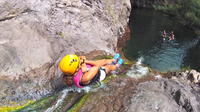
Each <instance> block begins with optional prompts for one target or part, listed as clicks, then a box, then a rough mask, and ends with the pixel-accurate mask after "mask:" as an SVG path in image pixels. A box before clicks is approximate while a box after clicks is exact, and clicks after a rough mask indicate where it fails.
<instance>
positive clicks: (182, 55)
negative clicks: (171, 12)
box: [124, 9, 200, 72]
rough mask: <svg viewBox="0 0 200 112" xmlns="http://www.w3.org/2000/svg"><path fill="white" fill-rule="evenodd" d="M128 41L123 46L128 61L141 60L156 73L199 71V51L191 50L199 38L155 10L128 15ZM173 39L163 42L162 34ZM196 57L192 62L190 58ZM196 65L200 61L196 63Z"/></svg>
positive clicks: (139, 11) (136, 11)
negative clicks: (164, 32) (180, 70)
mask: <svg viewBox="0 0 200 112" xmlns="http://www.w3.org/2000/svg"><path fill="white" fill-rule="evenodd" d="M129 26H130V29H131V39H130V40H129V41H128V42H127V44H126V46H125V47H124V52H125V56H126V57H127V58H129V59H131V60H136V59H138V58H140V57H143V63H144V64H146V65H148V66H150V67H151V68H153V69H156V70H159V71H163V72H166V71H173V70H179V69H181V68H184V67H190V68H195V69H199V67H200V65H199V64H200V63H199V64H197V61H198V60H200V51H194V50H192V49H193V48H196V46H199V45H200V44H197V43H198V41H199V38H198V36H197V35H195V33H194V32H193V31H192V30H189V29H187V28H186V27H184V26H182V25H180V24H178V23H176V21H175V20H173V19H171V18H169V17H168V16H165V15H164V14H162V13H160V12H157V11H155V10H145V9H136V10H134V12H133V13H132V14H131V17H130V23H129ZM164 30H165V31H166V33H167V35H168V36H170V33H171V31H173V32H174V35H175V39H174V40H169V39H168V38H167V39H166V40H163V37H162V32H163V31H164ZM196 49H197V48H196ZM191 54H194V55H196V58H194V59H191V58H190V57H194V56H193V55H192V56H191ZM198 62H199V61H198Z"/></svg>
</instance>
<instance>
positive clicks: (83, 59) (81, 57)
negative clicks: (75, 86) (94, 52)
mask: <svg viewBox="0 0 200 112" xmlns="http://www.w3.org/2000/svg"><path fill="white" fill-rule="evenodd" d="M79 58H80V62H81V64H80V65H82V64H84V63H85V60H86V57H85V56H79Z"/></svg>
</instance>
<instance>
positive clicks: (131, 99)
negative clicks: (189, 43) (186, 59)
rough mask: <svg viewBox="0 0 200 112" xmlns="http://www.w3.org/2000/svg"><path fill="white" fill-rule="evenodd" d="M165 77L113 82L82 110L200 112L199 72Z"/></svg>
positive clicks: (106, 111)
mask: <svg viewBox="0 0 200 112" xmlns="http://www.w3.org/2000/svg"><path fill="white" fill-rule="evenodd" d="M164 76H165V77H166V76H167V77H168V78H162V77H158V76H156V77H154V76H147V77H144V78H142V79H140V80H134V79H132V78H125V77H123V78H119V77H118V78H115V79H112V80H111V81H110V82H109V83H108V84H107V85H106V87H105V88H102V89H100V90H98V91H97V92H93V93H91V95H90V96H89V97H88V98H87V99H88V100H86V102H85V103H84V104H83V106H82V107H81V108H80V109H79V111H80V112H133V111H134V112H199V111H200V94H199V92H200V85H198V83H200V79H199V78H197V77H199V76H200V73H198V72H196V71H195V70H191V71H186V72H177V73H175V72H170V73H168V74H165V75H164ZM141 81H142V82H141Z"/></svg>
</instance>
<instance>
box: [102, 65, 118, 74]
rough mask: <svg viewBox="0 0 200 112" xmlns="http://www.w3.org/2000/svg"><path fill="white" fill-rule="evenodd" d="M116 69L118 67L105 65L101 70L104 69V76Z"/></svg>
mask: <svg viewBox="0 0 200 112" xmlns="http://www.w3.org/2000/svg"><path fill="white" fill-rule="evenodd" d="M117 67H118V65H106V66H103V68H105V71H106V74H107V75H108V74H109V73H110V72H111V71H114V70H116V69H117Z"/></svg>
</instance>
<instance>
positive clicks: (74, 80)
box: [73, 64, 92, 88]
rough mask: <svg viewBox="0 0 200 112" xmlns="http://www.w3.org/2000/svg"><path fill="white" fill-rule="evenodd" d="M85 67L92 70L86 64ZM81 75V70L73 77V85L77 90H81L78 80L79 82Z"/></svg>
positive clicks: (90, 66)
mask: <svg viewBox="0 0 200 112" xmlns="http://www.w3.org/2000/svg"><path fill="white" fill-rule="evenodd" d="M86 66H87V68H88V69H90V68H92V65H88V64H86ZM82 75H83V72H82V70H81V69H79V70H78V72H77V73H76V74H75V75H74V77H73V82H74V85H75V86H76V87H78V88H83V86H81V85H80V80H81V77H82Z"/></svg>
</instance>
